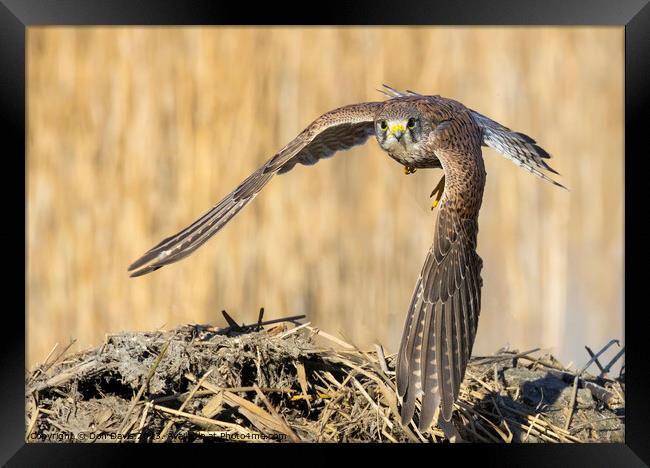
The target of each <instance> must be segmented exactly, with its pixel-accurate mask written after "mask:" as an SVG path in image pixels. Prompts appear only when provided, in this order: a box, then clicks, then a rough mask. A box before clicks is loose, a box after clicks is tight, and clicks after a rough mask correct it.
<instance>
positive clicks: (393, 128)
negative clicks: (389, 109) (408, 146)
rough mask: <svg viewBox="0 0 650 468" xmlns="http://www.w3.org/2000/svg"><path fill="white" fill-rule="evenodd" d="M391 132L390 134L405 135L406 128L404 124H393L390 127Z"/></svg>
mask: <svg viewBox="0 0 650 468" xmlns="http://www.w3.org/2000/svg"><path fill="white" fill-rule="evenodd" d="M389 130H390V133H395V132H402V133H404V131H405V130H406V127H405V126H404V124H402V123H398V124H391V125H390V127H389Z"/></svg>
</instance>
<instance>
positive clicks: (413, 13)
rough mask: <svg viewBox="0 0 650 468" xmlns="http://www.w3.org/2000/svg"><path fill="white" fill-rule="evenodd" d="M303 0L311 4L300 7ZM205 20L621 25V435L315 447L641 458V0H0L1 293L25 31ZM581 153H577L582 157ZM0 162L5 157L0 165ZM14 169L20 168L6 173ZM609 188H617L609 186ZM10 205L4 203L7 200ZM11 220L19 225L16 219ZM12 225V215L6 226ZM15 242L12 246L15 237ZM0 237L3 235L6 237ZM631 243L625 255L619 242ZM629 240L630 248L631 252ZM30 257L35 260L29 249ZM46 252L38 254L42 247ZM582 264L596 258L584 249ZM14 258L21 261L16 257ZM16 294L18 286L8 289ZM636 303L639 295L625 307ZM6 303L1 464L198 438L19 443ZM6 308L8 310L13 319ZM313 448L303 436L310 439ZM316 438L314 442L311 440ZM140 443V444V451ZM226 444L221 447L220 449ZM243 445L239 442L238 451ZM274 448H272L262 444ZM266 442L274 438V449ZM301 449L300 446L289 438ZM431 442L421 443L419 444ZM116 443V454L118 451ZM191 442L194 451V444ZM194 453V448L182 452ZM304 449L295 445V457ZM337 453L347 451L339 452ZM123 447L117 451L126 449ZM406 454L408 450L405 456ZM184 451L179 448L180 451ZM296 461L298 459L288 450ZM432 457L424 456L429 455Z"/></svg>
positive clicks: (555, 459) (18, 148)
mask: <svg viewBox="0 0 650 468" xmlns="http://www.w3.org/2000/svg"><path fill="white" fill-rule="evenodd" d="M310 11H311V13H310ZM172 24H174V25H197V24H201V25H207V24H215V25H219V24H241V25H244V24H247V25H263V24H283V25H286V24H304V25H312V24H329V25H369V24H382V25H410V24H413V25H609V26H613V25H619V26H624V27H625V213H626V216H625V252H626V256H625V295H624V296H625V311H626V315H625V320H626V326H625V334H626V336H625V345H626V379H627V383H628V386H627V391H626V400H627V409H626V434H625V439H626V443H625V444H588V445H583V446H579V445H566V444H562V445H555V446H551V445H546V444H545V445H535V446H534V445H513V446H496V445H487V444H486V445H467V444H463V445H455V446H452V445H449V444H445V445H444V446H440V447H438V448H437V450H439V451H438V452H435V453H433V452H426V453H425V452H420V451H422V450H430V449H431V448H427V447H419V446H417V447H416V446H405V445H402V446H400V447H389V446H385V445H374V444H373V445H370V446H368V445H362V446H359V445H357V446H343V445H337V446H331V445H329V446H327V450H345V451H348V450H362V451H363V453H362V454H359V455H361V456H364V457H365V456H368V455H375V454H379V455H380V456H383V455H384V454H387V453H386V452H387V451H389V450H390V451H394V450H399V451H400V452H402V451H404V450H409V451H410V450H414V451H416V452H419V453H413V455H407V454H404V455H407V456H409V457H411V456H413V457H418V456H422V457H432V456H438V455H437V454H440V453H441V452H440V450H442V451H445V452H446V453H447V454H449V455H452V454H453V455H455V456H458V457H462V460H463V462H468V463H469V462H470V460H469V459H470V458H474V457H477V458H479V459H480V462H481V464H482V465H485V464H487V465H489V466H492V465H496V466H551V465H558V464H562V465H565V464H566V465H567V466H571V465H573V464H575V465H577V466H646V465H647V464H648V463H650V443H649V441H650V435H648V430H647V427H648V423H647V421H648V418H649V417H650V414H649V411H648V407H649V405H648V397H647V395H646V389H648V376H649V375H650V372H649V371H648V365H647V354H646V353H645V352H644V351H645V346H644V337H645V335H646V333H645V327H644V326H643V323H645V318H646V315H647V312H646V310H647V306H643V305H642V304H643V302H642V300H643V297H644V292H645V291H644V290H643V289H641V288H642V284H643V282H644V280H645V279H646V277H644V275H643V274H642V271H643V270H642V265H644V264H645V262H644V261H643V259H642V258H644V257H645V255H643V254H642V252H644V249H643V246H644V243H643V241H644V240H647V235H645V236H644V234H643V233H644V230H643V229H642V225H641V223H643V218H644V216H643V215H644V213H645V211H644V210H643V207H642V206H641V203H643V200H644V198H643V192H641V191H640V190H639V189H640V187H641V183H642V180H641V178H642V177H643V170H642V169H641V168H640V167H639V165H640V164H642V163H643V162H644V161H645V160H646V158H647V157H648V156H647V154H646V153H647V150H646V149H645V148H646V143H645V138H644V137H645V133H647V131H645V130H646V129H645V128H644V127H643V125H644V124H643V122H644V119H643V117H644V116H645V117H647V114H648V112H647V109H649V108H650V107H649V105H650V100H649V99H648V98H649V96H650V86H648V79H647V77H648V76H649V75H650V46H649V44H650V6H649V5H648V1H647V0H626V1H611V0H597V1H589V2H587V1H577V0H549V1H545V2H539V1H535V0H525V1H524V0H519V1H513V0H501V1H497V0H492V1H480V0H476V1H465V2H457V1H453V0H447V1H439V2H435V3H434V2H415V1H405V0H402V1H400V2H387V1H380V0H374V1H355V2H349V3H341V4H339V5H334V4H332V3H331V2H328V3H327V4H326V5H324V6H323V7H322V8H318V5H317V4H315V3H313V2H311V5H310V6H309V7H307V4H305V8H297V6H296V5H295V4H294V5H292V4H290V3H286V4H278V3H277V2H273V3H270V2H269V3H266V4H264V3H263V2H259V3H258V4H256V5H255V6H254V7H253V4H252V3H248V2H247V3H244V2H239V3H237V2H227V3H226V2H212V1H200V0H192V1H188V0H186V1H171V0H157V1H156V0H129V1H126V0H113V1H108V0H94V1H89V0H86V1H84V0H0V63H1V64H2V66H1V67H0V70H1V71H0V110H1V112H0V115H1V116H2V124H3V125H2V129H3V132H2V135H3V143H4V145H3V146H4V148H5V149H4V151H3V152H2V155H3V163H4V164H3V166H4V167H5V168H6V169H5V171H4V172H3V183H2V184H0V186H1V187H2V190H3V191H4V192H5V193H4V194H3V195H4V197H3V201H5V202H7V201H10V202H11V203H5V204H4V208H5V210H4V213H5V215H4V218H5V220H7V221H8V222H7V223H6V224H5V226H4V228H3V229H2V230H1V231H0V233H1V236H2V244H1V245H3V246H4V247H5V249H4V253H5V255H6V254H7V253H8V254H9V255H15V257H16V261H15V263H16V264H17V265H18V266H19V268H18V271H22V272H23V276H22V277H21V276H20V275H18V274H16V273H15V271H14V270H13V269H11V270H10V269H8V268H6V269H5V273H6V274H5V275H4V276H5V279H4V281H2V284H3V285H4V287H5V288H6V289H7V291H6V292H7V293H8V294H6V295H5V297H8V298H14V297H17V296H18V297H19V301H18V302H19V303H21V304H22V305H23V310H22V313H25V311H26V309H25V298H26V277H25V275H24V268H25V259H26V256H27V255H28V252H27V250H26V233H25V228H26V223H27V222H28V220H27V219H26V206H25V202H23V204H22V205H21V204H20V202H19V200H18V198H19V191H20V190H22V193H23V194H25V196H26V191H25V176H26V175H25V167H26V165H25V158H26V157H27V155H26V146H25V141H26V133H25V130H26V129H25V125H26V109H25V99H26V94H25V93H26V85H25V80H26V78H27V77H26V57H25V53H26V49H25V45H26V44H25V43H26V31H27V29H26V28H27V27H30V26H39V25H75V26H76V25H79V26H81V25H172ZM585 163H586V164H588V162H585ZM8 165H9V166H8ZM18 174H21V175H22V177H18ZM617 196H618V195H617ZM14 206H19V208H16V211H15V212H11V213H10V215H7V208H9V207H14ZM21 222H22V228H23V229H19V228H18V226H19V225H20V224H21ZM12 226H16V227H15V228H14V227H12ZM19 245H22V246H23V249H22V251H21V249H19V248H17V246H19ZM7 246H15V247H13V248H11V247H10V248H7ZM628 252H630V253H632V254H631V255H627V253H628ZM637 252H638V253H637ZM39 261H40V260H39ZM43 261H47V259H43ZM594 262H595V264H594V268H599V267H601V268H606V267H607V266H606V265H600V266H599V265H598V263H597V259H595V260H594ZM20 265H22V268H20ZM19 292H20V293H22V294H18V293H19ZM636 304H639V307H638V308H637V307H634V306H635V305H636ZM24 318H25V317H24V315H21V311H20V309H19V308H18V307H6V308H5V313H4V319H5V320H4V321H3V324H4V333H3V336H2V339H0V346H1V347H2V349H1V352H0V372H1V375H2V380H1V382H2V384H1V385H0V408H1V411H2V419H1V423H0V463H3V464H4V463H7V464H8V465H10V466H24V465H27V466H40V465H47V466H50V465H55V466H58V465H65V466H75V465H87V464H91V463H92V464H101V465H104V464H114V463H124V462H125V461H128V460H131V458H130V457H132V456H134V455H138V454H142V455H145V456H147V457H149V456H152V455H156V454H162V453H164V454H165V456H166V457H167V456H168V454H169V452H170V450H174V452H176V451H177V450H179V451H180V450H183V451H185V450H188V449H189V450H206V448H203V449H199V447H198V446H195V445H192V446H188V445H184V446H174V448H173V449H170V448H169V447H170V446H165V447H160V448H156V449H153V448H152V447H151V446H147V447H148V448H141V447H140V446H133V445H118V444H110V445H99V444H95V445H83V444H27V443H25V440H24V432H25V414H24V413H25V398H24V382H25V336H26V335H25V333H26V330H25V320H24ZM13 319H15V321H14V320H13ZM248 447H249V445H247V446H245V447H242V446H241V445H240V444H234V445H232V446H229V447H224V445H221V446H220V447H219V448H218V449H215V448H214V447H213V448H210V447H207V450H209V452H206V453H205V455H207V456H210V457H215V458H214V459H213V462H214V463H219V462H222V461H223V458H222V457H223V456H224V454H225V453H229V454H231V455H235V453H234V452H238V453H239V454H238V455H237V456H238V457H242V458H241V459H240V462H242V463H249V462H251V463H252V461H249V458H248V457H249V456H250V454H251V453H252V452H256V451H254V450H252V449H251V451H248ZM312 448H313V447H312ZM317 448H318V447H317ZM255 449H259V450H260V451H261V452H262V454H263V455H268V456H273V457H276V456H277V457H278V459H277V460H278V461H279V462H283V459H284V457H291V458H294V457H296V452H295V451H294V450H296V447H295V446H286V445H274V446H270V445H266V444H265V445H264V446H256V447H255ZM145 450H146V454H145V452H144V451H145ZM224 450H226V451H224ZM244 450H246V451H244ZM271 450H272V451H274V452H275V453H272V452H271ZM277 450H282V451H283V452H282V453H278V452H277ZM298 450H300V451H302V450H304V448H299V449H298ZM431 450H433V449H431ZM126 451H128V454H127V453H125V452H126ZM194 453H196V452H194ZM193 456H195V455H193ZM301 456H305V455H304V454H300V455H298V457H301ZM346 456H349V454H347V455H346ZM127 457H128V458H127ZM409 459H410V458H409ZM186 460H188V459H187V458H186ZM295 460H296V462H297V463H304V462H308V459H303V460H302V461H300V458H296V459H295ZM431 460H432V462H433V460H434V459H433V458H432V459H431Z"/></svg>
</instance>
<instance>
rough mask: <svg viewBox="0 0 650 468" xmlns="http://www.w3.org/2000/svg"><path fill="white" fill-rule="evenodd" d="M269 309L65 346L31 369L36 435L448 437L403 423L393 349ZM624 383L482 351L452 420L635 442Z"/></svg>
mask: <svg viewBox="0 0 650 468" xmlns="http://www.w3.org/2000/svg"><path fill="white" fill-rule="evenodd" d="M260 312H261V313H260V320H259V322H258V323H257V324H255V325H252V326H240V325H238V324H237V323H236V322H235V321H234V320H233V319H232V318H230V317H229V316H228V315H227V314H226V313H225V312H224V316H226V317H227V320H228V322H229V324H230V326H228V327H227V328H224V329H216V328H213V327H210V326H204V325H186V326H181V327H179V328H176V329H174V330H171V331H155V332H140V333H123V334H119V335H112V336H107V338H106V340H105V342H104V343H103V344H102V345H101V346H100V347H98V348H95V349H90V350H86V351H82V352H79V353H76V354H72V355H66V350H63V351H61V352H59V353H57V352H56V350H53V352H52V353H50V356H48V359H46V361H45V362H44V363H43V364H40V365H38V366H37V367H36V368H35V370H34V371H33V372H31V373H30V374H29V375H27V377H26V379H27V382H26V395H25V397H26V408H27V420H28V423H27V424H28V425H27V432H26V440H27V441H28V442H41V441H48V442H53V441H60V442H71V441H73V442H131V443H132V442H140V443H155V442H212V441H219V442H221V441H250V442H283V441H285V442H300V441H306V442H444V441H446V439H445V436H444V433H443V432H442V430H440V429H439V428H438V427H433V428H432V429H430V430H429V431H428V432H426V433H420V432H418V430H417V426H416V423H417V410H416V422H415V424H414V423H411V424H409V425H408V426H406V427H405V426H402V425H401V423H400V418H399V413H398V400H397V395H396V393H395V372H394V366H395V355H386V354H385V353H384V350H383V348H382V347H381V346H379V345H376V346H375V347H374V348H373V349H369V350H361V349H358V348H356V347H355V346H353V345H351V344H349V343H346V342H345V341H343V340H342V339H340V338H337V337H335V336H332V335H330V334H328V333H325V332H323V331H321V330H319V329H317V328H315V327H313V326H311V325H310V324H309V323H303V324H301V323H299V320H300V319H301V318H302V317H289V318H287V319H281V320H272V321H268V322H262V315H263V311H260ZM589 352H590V353H591V351H590V350H589ZM591 354H592V357H593V359H592V361H591V363H594V364H597V365H598V366H599V367H600V368H601V371H602V372H601V374H603V375H606V374H607V372H605V370H606V369H605V370H604V369H603V368H602V366H601V364H600V363H599V362H598V359H597V356H598V355H593V353H591ZM599 354H600V353H599ZM619 355H622V352H621V353H619ZM619 357H620V356H619ZM624 389H625V384H624V376H623V375H621V376H619V377H618V378H616V379H609V378H606V377H603V376H599V377H595V376H592V375H589V374H587V373H586V372H584V369H583V370H582V371H581V372H577V373H576V372H575V371H570V370H569V369H566V368H564V367H563V366H562V365H561V364H560V363H559V362H558V361H557V360H555V359H554V358H553V357H552V356H550V355H539V351H538V350H531V351H528V352H523V353H519V352H517V351H513V350H507V349H505V350H500V351H499V352H497V353H496V354H495V355H493V356H488V357H474V358H472V359H471V361H470V363H469V365H468V369H467V373H466V376H465V381H464V383H463V385H462V386H461V391H460V396H459V399H458V402H457V404H456V411H454V416H453V424H454V425H455V427H456V428H457V430H458V432H459V434H460V436H461V437H462V440H464V441H467V442H541V443H543V442H624V425H625V399H624ZM418 410H419V409H418Z"/></svg>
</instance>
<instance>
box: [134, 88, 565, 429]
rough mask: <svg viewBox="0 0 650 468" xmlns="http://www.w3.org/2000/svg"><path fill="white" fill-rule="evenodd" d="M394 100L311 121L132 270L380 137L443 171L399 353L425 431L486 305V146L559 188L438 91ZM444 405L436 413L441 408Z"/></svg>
mask: <svg viewBox="0 0 650 468" xmlns="http://www.w3.org/2000/svg"><path fill="white" fill-rule="evenodd" d="M382 92H383V93H384V94H386V95H387V96H388V98H389V99H387V100H385V101H379V102H366V103H361V104H352V105H348V106H343V107H340V108H338V109H334V110H332V111H330V112H327V113H325V114H323V115H321V116H320V117H318V118H317V119H316V120H314V121H313V122H312V123H311V124H310V125H309V126H307V128H305V129H304V130H303V131H302V132H300V133H299V134H298V136H296V137H295V138H294V139H293V140H292V141H291V142H290V143H289V144H288V145H286V146H285V147H284V148H282V149H281V150H280V151H278V152H277V153H276V154H275V155H274V156H273V157H272V158H271V159H269V160H268V161H267V162H266V163H264V164H263V165H262V166H261V167H260V168H259V169H257V170H256V171H255V172H253V173H252V174H251V175H250V176H249V177H248V178H247V179H246V180H244V181H243V182H242V183H241V184H239V186H237V188H235V189H234V190H233V191H232V192H230V193H229V194H228V195H226V197H224V198H223V199H222V200H221V201H220V202H219V203H217V204H216V205H215V206H214V207H213V208H211V209H210V210H209V211H208V212H206V213H205V214H203V215H202V216H201V217H200V218H198V219H197V220H196V221H194V222H193V223H192V224H190V225H189V226H187V227H186V228H185V229H183V230H182V231H180V232H178V233H177V234H174V235H173V236H170V237H168V238H166V239H164V240H163V241H161V242H160V243H159V244H158V245H156V246H155V247H153V248H152V249H150V250H149V251H148V252H146V253H145V254H144V255H143V256H142V257H140V258H139V259H138V260H136V261H135V262H134V263H133V264H131V266H130V267H129V271H131V272H132V274H131V276H141V275H144V274H147V273H150V272H152V271H155V270H157V269H159V268H161V267H163V266H165V265H168V264H170V263H174V262H177V261H179V260H181V259H182V258H185V257H187V256H188V255H190V254H191V253H192V252H194V251H195V250H196V249H197V248H199V247H200V246H201V245H203V244H204V243H205V242H206V241H207V240H208V239H209V238H210V237H211V236H213V235H214V234H215V233H216V232H218V231H219V230H220V229H221V228H222V227H223V226H225V225H226V223H228V221H230V220H231V219H232V218H233V216H235V215H236V214H237V213H239V211H240V210H241V209H242V208H243V207H244V206H246V205H247V204H248V203H249V202H250V201H251V200H252V199H253V198H255V196H256V195H257V194H258V193H259V192H260V190H262V188H263V187H264V186H265V185H266V184H267V183H268V182H269V181H270V180H271V178H272V177H273V176H274V175H275V174H283V173H285V172H288V171H290V170H291V169H292V168H293V167H294V166H295V165H296V164H298V163H300V164H305V165H312V164H315V163H316V162H317V161H318V160H319V159H322V158H327V157H330V156H332V155H333V154H334V153H336V152H337V151H343V150H347V149H350V148H351V147H353V146H356V145H361V144H363V143H365V142H366V140H368V138H370V137H371V136H374V137H375V138H376V140H377V142H378V143H379V146H381V148H382V149H383V150H384V151H385V152H386V153H388V155H389V156H390V157H391V158H392V159H394V160H395V161H397V162H398V163H399V164H401V165H402V166H403V167H404V172H405V173H406V174H410V173H412V172H415V171H416V170H417V169H423V168H441V169H442V170H443V172H444V175H443V177H442V178H441V179H440V182H439V183H438V185H437V186H436V188H435V189H434V190H433V192H432V194H431V197H434V196H435V198H434V201H433V206H434V207H435V206H438V207H439V211H438V218H437V222H436V226H435V230H434V235H433V244H432V245H431V247H430V249H429V251H428V252H427V255H426V258H425V260H424V265H423V267H422V270H421V272H420V275H419V277H418V279H417V281H416V284H415V290H414V291H413V295H412V298H411V302H410V305H409V307H408V312H407V316H406V323H405V325H404V332H403V335H402V340H401V343H400V347H399V352H398V354H397V363H396V379H397V391H398V396H399V398H400V403H401V409H400V414H401V419H402V424H405V425H406V424H408V423H409V422H410V421H411V420H412V419H413V417H414V413H415V403H416V400H417V399H418V398H420V399H421V410H420V413H419V419H418V428H419V430H420V431H423V432H424V431H426V430H428V428H429V427H430V426H431V424H432V423H433V422H434V421H433V420H434V417H435V416H436V415H437V414H438V415H441V416H442V418H443V420H444V421H445V422H449V421H451V416H452V410H453V405H454V402H455V401H456V399H457V397H458V393H459V389H460V384H461V382H462V380H463V378H464V374H465V368H466V366H467V362H468V360H469V357H470V355H471V353H472V346H473V344H474V338H475V336H476V330H477V325H478V318H479V312H480V308H481V287H482V284H483V280H482V279H481V268H482V265H483V261H482V260H481V258H480V257H479V255H478V254H477V252H476V242H477V234H478V213H479V209H480V207H481V201H482V199H483V189H484V186H485V176H486V173H485V166H484V164H483V156H482V150H481V147H482V146H489V147H491V148H493V149H495V150H496V151H497V152H499V153H501V154H502V155H503V156H505V157H506V158H508V159H510V160H511V161H512V162H514V163H515V164H516V165H518V166H520V167H522V168H524V169H526V170H528V171H529V172H531V173H533V174H535V175H536V176H538V177H540V178H542V179H544V180H547V181H549V182H551V183H553V184H555V185H557V186H560V187H563V186H562V185H561V184H559V183H558V182H555V181H554V180H552V179H551V178H549V177H548V176H547V175H546V174H545V173H544V172H543V171H550V172H553V173H555V174H557V172H556V171H555V170H553V169H552V168H551V167H550V166H549V165H548V164H547V163H546V161H545V160H546V159H548V158H549V157H550V156H549V154H548V153H547V152H546V151H544V150H543V149H542V148H540V147H539V146H538V145H537V144H536V142H535V140H533V139H532V138H530V137H529V136H527V135H524V134H523V133H519V132H515V131H512V130H510V129H509V128H507V127H504V126H503V125H501V124H499V123H497V122H495V121H493V120H491V119H489V118H488V117H485V116H484V115H481V114H479V113H478V112H476V111H474V110H472V109H469V108H467V107H465V106H464V105H463V104H461V103H460V102H458V101H455V100H452V99H447V98H444V97H441V96H424V95H421V94H418V93H416V92H413V91H405V92H401V91H397V90H395V89H393V88H391V87H389V86H386V85H384V89H383V90H382ZM438 409H439V410H440V411H439V413H437V410H438Z"/></svg>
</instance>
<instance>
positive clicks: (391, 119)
mask: <svg viewBox="0 0 650 468" xmlns="http://www.w3.org/2000/svg"><path fill="white" fill-rule="evenodd" d="M425 124H426V122H424V121H423V118H422V115H421V114H420V112H419V111H418V109H417V108H415V107H413V106H390V107H387V108H385V109H384V110H383V111H382V112H381V113H380V114H379V115H378V116H377V118H376V119H375V135H376V137H377V142H378V143H379V145H380V146H381V147H382V148H383V149H384V150H385V151H388V152H390V153H392V154H405V153H410V154H412V153H414V152H416V150H417V145H418V143H419V142H420V140H421V139H422V132H423V127H424V126H425Z"/></svg>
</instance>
